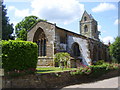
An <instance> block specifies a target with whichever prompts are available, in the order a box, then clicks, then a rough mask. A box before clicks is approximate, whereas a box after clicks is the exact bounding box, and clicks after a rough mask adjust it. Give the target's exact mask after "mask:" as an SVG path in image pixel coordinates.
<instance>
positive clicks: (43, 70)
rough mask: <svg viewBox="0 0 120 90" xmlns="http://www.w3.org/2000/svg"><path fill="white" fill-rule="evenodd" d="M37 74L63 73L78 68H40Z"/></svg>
mask: <svg viewBox="0 0 120 90" xmlns="http://www.w3.org/2000/svg"><path fill="white" fill-rule="evenodd" d="M36 69H37V73H52V72H63V71H70V70H76V68H64V69H63V70H62V68H59V67H40V68H36Z"/></svg>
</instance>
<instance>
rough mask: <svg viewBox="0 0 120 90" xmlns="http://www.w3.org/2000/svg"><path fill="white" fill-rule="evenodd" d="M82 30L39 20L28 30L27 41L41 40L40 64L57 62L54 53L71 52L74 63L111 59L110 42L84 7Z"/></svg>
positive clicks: (71, 63) (81, 22)
mask: <svg viewBox="0 0 120 90" xmlns="http://www.w3.org/2000/svg"><path fill="white" fill-rule="evenodd" d="M79 25H80V34H78V33H74V32H72V31H69V30H66V29H63V28H60V27H58V26H56V24H52V23H50V22H46V21H39V22H38V23H36V24H35V25H34V26H33V27H32V28H31V29H30V30H29V31H28V33H27V41H32V42H36V43H37V44H38V65H40V66H55V64H54V55H55V54H56V53H58V52H68V53H69V54H70V56H71V57H72V58H71V60H70V65H71V67H77V64H79V63H82V64H83V65H91V64H93V63H94V62H96V61H98V60H105V61H106V62H108V61H109V60H110V55H109V52H108V49H109V48H108V47H109V46H108V45H105V44H103V43H102V42H101V41H100V39H99V34H100V32H99V31H98V28H97V26H98V24H97V21H96V20H95V19H94V18H93V17H92V15H91V14H88V13H87V12H86V11H84V13H83V15H82V18H81V20H80V22H79Z"/></svg>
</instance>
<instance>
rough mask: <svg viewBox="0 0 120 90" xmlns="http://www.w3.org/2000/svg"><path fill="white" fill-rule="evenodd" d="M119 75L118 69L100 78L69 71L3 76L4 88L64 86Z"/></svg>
mask: <svg viewBox="0 0 120 90" xmlns="http://www.w3.org/2000/svg"><path fill="white" fill-rule="evenodd" d="M114 76H118V70H114V71H111V72H109V73H107V74H105V75H103V76H102V77H100V78H98V79H94V78H90V77H88V75H74V76H71V75H70V73H69V71H66V72H59V73H47V74H35V75H26V76H20V77H13V78H10V77H5V76H4V77H2V79H3V88H62V87H64V86H66V85H70V84H76V83H79V84H80V83H85V82H86V83H87V82H92V81H96V80H100V79H104V78H110V77H114Z"/></svg>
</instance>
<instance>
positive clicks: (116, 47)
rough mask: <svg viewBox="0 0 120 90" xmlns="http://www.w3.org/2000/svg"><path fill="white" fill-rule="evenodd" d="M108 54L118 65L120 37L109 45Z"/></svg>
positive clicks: (119, 59) (119, 60) (119, 61)
mask: <svg viewBox="0 0 120 90" xmlns="http://www.w3.org/2000/svg"><path fill="white" fill-rule="evenodd" d="M110 54H111V55H112V56H113V57H114V58H115V59H116V60H117V61H118V63H120V37H117V38H116V39H115V42H113V44H111V45H110Z"/></svg>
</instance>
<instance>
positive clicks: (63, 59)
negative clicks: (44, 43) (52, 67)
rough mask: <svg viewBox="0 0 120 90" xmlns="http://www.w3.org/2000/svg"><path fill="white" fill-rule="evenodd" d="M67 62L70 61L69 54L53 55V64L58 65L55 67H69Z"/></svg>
mask: <svg viewBox="0 0 120 90" xmlns="http://www.w3.org/2000/svg"><path fill="white" fill-rule="evenodd" d="M69 61H70V54H69V53H64V52H60V53H56V54H55V58H54V62H55V64H56V63H57V64H58V65H56V66H65V67H69Z"/></svg>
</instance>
